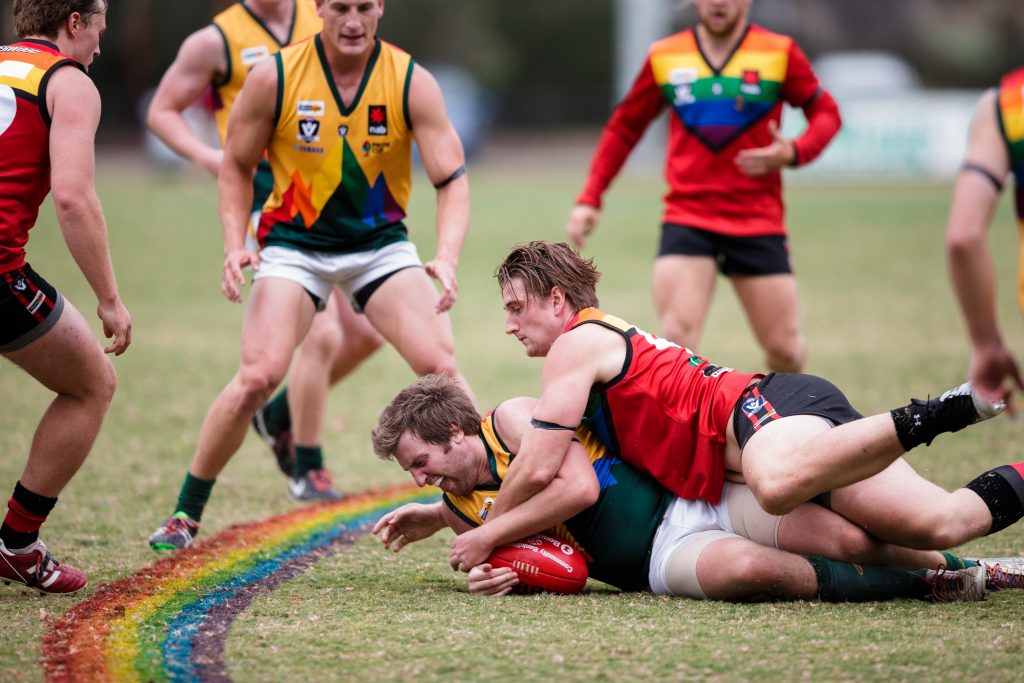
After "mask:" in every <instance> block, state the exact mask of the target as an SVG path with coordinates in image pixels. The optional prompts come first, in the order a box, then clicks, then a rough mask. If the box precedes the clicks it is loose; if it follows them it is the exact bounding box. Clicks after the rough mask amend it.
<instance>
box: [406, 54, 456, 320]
mask: <svg viewBox="0 0 1024 683" xmlns="http://www.w3.org/2000/svg"><path fill="white" fill-rule="evenodd" d="M409 118H410V120H411V121H412V126H413V135H414V136H415V138H416V145H417V146H418V147H419V150H420V157H421V159H422V160H423V170H424V171H426V174H427V178H429V179H430V182H431V183H433V184H434V186H435V187H437V188H438V189H437V218H436V220H437V250H436V251H435V253H434V258H433V260H431V261H428V262H427V263H426V264H424V267H425V268H426V270H427V273H428V274H429V275H430V276H431V277H433V278H435V279H436V280H437V281H438V282H439V283H440V284H441V297H440V299H439V300H438V303H437V311H438V313H443V312H444V311H447V310H448V309H450V308H451V307H452V305H453V304H454V303H455V299H456V298H457V297H458V291H459V284H458V280H457V279H456V277H455V269H456V267H457V266H458V264H459V256H460V254H461V253H462V244H463V242H465V240H466V233H467V231H468V230H469V178H468V177H467V175H466V173H465V168H466V166H465V165H466V156H465V154H464V152H463V149H462V141H461V140H459V136H458V134H457V133H456V132H455V128H453V127H452V124H451V121H449V120H448V113H447V111H446V110H445V106H444V97H443V96H442V94H441V88H440V87H439V86H438V84H437V81H436V80H435V79H434V77H433V76H432V75H430V73H429V72H428V71H427V70H426V69H424V68H422V67H420V66H419V65H416V66H414V67H413V73H412V78H411V80H410V83H409Z"/></svg>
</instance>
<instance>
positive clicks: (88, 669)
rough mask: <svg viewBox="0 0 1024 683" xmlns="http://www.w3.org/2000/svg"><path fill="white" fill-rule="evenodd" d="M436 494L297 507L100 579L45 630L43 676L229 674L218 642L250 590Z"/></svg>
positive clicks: (400, 493) (192, 677)
mask: <svg viewBox="0 0 1024 683" xmlns="http://www.w3.org/2000/svg"><path fill="white" fill-rule="evenodd" d="M436 499H437V493H436V491H430V492H427V491H424V490H423V489H420V488H418V487H415V486H408V485H406V486H399V487H395V488H391V489H386V490H382V491H370V492H367V493H363V494H359V495H356V496H352V497H349V498H346V499H345V500H343V501H340V502H338V503H332V504H328V505H319V506H314V507H306V508H299V509H296V510H293V511H291V512H288V513H285V514H283V515H279V516H277V517H271V518H269V519H265V520H262V521H258V522H252V523H249V524H243V525H239V526H234V527H231V528H230V529H227V530H225V531H223V532H221V533H220V534H217V535H216V536H214V537H212V538H209V539H206V540H205V541H202V542H200V543H197V544H196V545H195V546H193V547H191V548H188V549H186V550H184V551H180V552H177V553H175V554H174V555H172V556H169V557H167V558H165V559H163V560H160V561H159V562H157V563H156V564H154V565H152V566H150V567H146V568H144V569H141V570H139V571H138V572H136V573H135V574H134V575H133V576H130V577H128V578H126V579H122V580H120V581H118V582H116V583H113V584H109V585H106V586H101V587H100V588H99V589H98V590H97V591H96V593H95V594H94V595H93V596H92V597H91V598H89V599H88V600H85V601H84V602H82V603H80V604H78V605H76V606H75V607H73V608H72V609H71V610H70V611H68V612H67V614H65V615H64V616H63V617H61V618H60V620H58V621H57V622H56V623H55V624H54V626H53V627H52V628H51V629H50V631H49V632H48V633H47V634H46V635H45V636H44V638H43V643H42V648H41V651H42V655H41V663H42V665H43V669H44V671H45V673H46V680H48V681H59V682H61V683H71V682H73V681H81V682H85V681H89V682H90V683H92V682H94V681H171V680H173V681H199V680H202V681H229V680H231V677H230V676H229V675H228V670H227V666H226V665H225V663H224V661H223V653H224V643H225V640H226V638H227V635H228V632H229V631H230V630H231V626H232V624H233V623H234V620H235V619H236V618H237V617H238V615H239V614H241V613H242V612H243V611H245V609H246V608H247V607H248V606H249V604H250V603H251V602H252V600H253V598H255V597H256V596H257V595H260V594H262V593H269V592H270V591H273V590H274V589H275V588H276V587H277V586H278V585H279V584H280V583H282V582H284V581H287V580H288V579H291V578H293V577H295V576H297V575H299V574H301V573H302V572H303V571H305V570H306V569H308V568H309V567H310V566H312V565H313V564H315V563H316V562H318V561H319V560H321V559H323V558H324V557H327V556H329V555H332V554H334V553H336V552H337V551H338V550H339V549H340V548H341V547H342V546H345V545H348V544H351V543H352V542H353V541H354V540H355V539H356V538H358V537H359V536H362V535H364V534H366V533H367V532H368V531H369V530H370V529H371V528H372V527H373V524H374V522H376V520H377V519H379V518H380V516H381V515H382V514H384V513H385V512H387V511H388V510H392V509H394V508H396V507H398V506H399V505H402V504H404V503H409V502H430V501H433V500H436Z"/></svg>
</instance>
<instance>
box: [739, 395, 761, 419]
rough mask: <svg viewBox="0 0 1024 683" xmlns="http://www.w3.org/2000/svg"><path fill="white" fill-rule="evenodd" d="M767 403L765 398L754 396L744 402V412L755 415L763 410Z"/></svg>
mask: <svg viewBox="0 0 1024 683" xmlns="http://www.w3.org/2000/svg"><path fill="white" fill-rule="evenodd" d="M765 402H766V401H765V397H764V396H752V397H750V398H748V399H747V400H746V401H744V402H743V412H744V413H746V414H747V415H753V414H754V413H756V412H757V411H759V410H761V408H764V404H765Z"/></svg>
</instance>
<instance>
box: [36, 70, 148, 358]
mask: <svg viewBox="0 0 1024 683" xmlns="http://www.w3.org/2000/svg"><path fill="white" fill-rule="evenodd" d="M46 104H47V107H48V109H49V111H50V117H51V124H50V164H51V171H50V184H51V190H52V193H53V204H54V207H55V209H56V212H57V221H58V223H60V229H61V232H62V233H63V235H64V241H65V242H66V243H67V245H68V250H69V251H70V252H71V256H72V257H73V258H74V259H75V263H76V264H78V267H79V269H81V271H82V274H83V275H84V276H85V279H86V280H87V281H88V283H89V286H90V287H91V288H92V291H93V292H94V293H95V294H96V299H97V301H98V305H97V308H96V314H97V315H98V316H99V318H100V320H101V321H102V323H103V334H104V336H106V337H107V338H108V339H111V343H110V345H109V346H107V347H106V348H104V349H103V350H104V351H105V352H106V353H113V354H114V355H121V354H122V353H124V351H125V349H127V348H128V345H129V344H131V341H132V318H131V315H130V314H129V313H128V310H127V309H126V308H125V306H124V303H122V301H121V296H120V294H119V293H118V289H117V281H116V279H115V277H114V266H113V264H112V262H111V259H110V249H109V247H108V245H107V226H106V222H105V220H104V218H103V209H102V208H101V207H100V200H99V197H98V196H97V195H96V186H95V174H96V158H95V150H94V140H95V138H96V127H97V126H98V125H99V120H100V95H99V92H98V91H97V90H96V86H95V85H94V84H93V82H92V80H90V79H89V77H88V76H86V75H85V74H84V73H82V72H81V71H79V70H78V69H74V68H71V67H64V68H62V69H57V71H55V72H54V73H53V76H52V77H51V78H50V84H49V87H48V88H47V97H46Z"/></svg>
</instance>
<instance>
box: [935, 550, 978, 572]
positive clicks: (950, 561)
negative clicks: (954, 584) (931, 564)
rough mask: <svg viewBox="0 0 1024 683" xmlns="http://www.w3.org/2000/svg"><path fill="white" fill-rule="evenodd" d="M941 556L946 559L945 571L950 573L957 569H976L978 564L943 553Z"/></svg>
mask: <svg viewBox="0 0 1024 683" xmlns="http://www.w3.org/2000/svg"><path fill="white" fill-rule="evenodd" d="M942 556H943V557H944V558H946V569H948V570H950V571H956V570H957V569H967V568H968V567H977V566H978V563H977V562H975V561H974V560H965V559H964V558H962V557H960V556H959V555H954V554H953V553H947V552H943V553H942Z"/></svg>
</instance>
